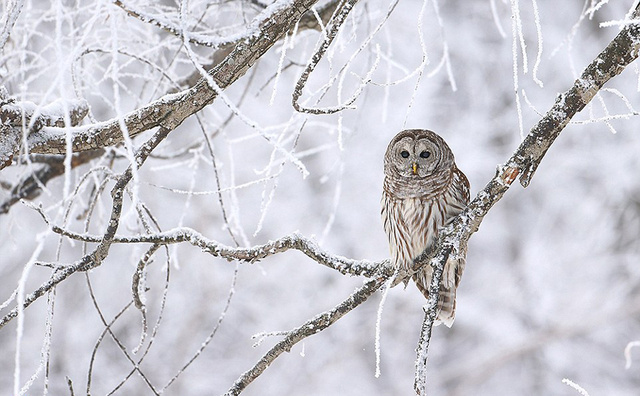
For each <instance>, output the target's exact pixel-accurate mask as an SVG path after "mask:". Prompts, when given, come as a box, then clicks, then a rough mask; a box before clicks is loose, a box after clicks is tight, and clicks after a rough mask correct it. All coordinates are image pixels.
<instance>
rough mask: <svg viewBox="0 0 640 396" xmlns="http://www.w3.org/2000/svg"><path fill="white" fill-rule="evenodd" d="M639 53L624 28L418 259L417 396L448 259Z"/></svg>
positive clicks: (637, 33)
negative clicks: (421, 292)
mask: <svg viewBox="0 0 640 396" xmlns="http://www.w3.org/2000/svg"><path fill="white" fill-rule="evenodd" d="M639 8H640V7H638V8H636V11H635V12H634V13H633V19H637V18H638V16H639V15H640V10H639ZM639 50H640V25H638V24H629V25H627V26H625V27H624V28H623V29H622V31H621V32H620V33H619V34H618V35H617V36H616V37H615V38H614V39H613V40H612V41H611V43H609V45H608V46H607V47H606V48H605V49H604V50H603V51H602V52H601V53H600V54H599V55H598V56H597V57H596V59H595V60H593V62H591V64H589V65H588V66H587V67H586V68H585V69H584V71H583V72H582V75H581V76H580V78H578V79H577V80H576V81H575V82H574V84H573V86H572V87H571V89H569V90H568V91H567V92H565V93H563V94H560V95H559V96H558V98H557V99H556V102H555V104H554V105H553V107H552V108H551V109H550V110H549V111H548V112H547V113H546V114H545V115H544V117H542V119H541V120H540V121H538V123H537V124H536V125H535V126H534V127H533V128H532V129H531V131H530V132H529V134H528V135H527V136H526V137H525V139H524V141H523V142H522V144H521V145H520V147H518V149H517V150H516V151H515V152H514V154H513V155H512V156H511V158H509V160H507V162H506V163H505V164H504V165H501V166H499V167H498V169H497V172H496V176H495V177H494V178H493V179H491V181H489V183H488V184H487V185H486V186H485V187H484V189H483V190H481V191H480V192H479V193H478V195H477V196H476V197H475V198H474V199H473V201H471V203H470V204H469V206H468V207H467V208H466V209H465V210H464V211H463V212H462V213H461V214H460V215H459V216H457V217H456V218H455V219H454V221H453V222H452V223H451V224H450V225H449V226H448V227H446V228H445V229H443V231H442V232H441V233H440V236H439V238H438V243H437V245H436V247H435V249H434V251H435V254H434V258H433V259H431V260H430V261H429V257H430V256H431V255H430V254H429V252H427V253H425V254H423V255H422V256H421V257H420V258H419V260H418V261H419V262H420V263H422V264H423V265H424V264H425V263H429V265H431V266H432V267H433V279H432V281H431V284H430V286H429V304H428V306H427V307H428V308H427V309H426V312H425V317H424V321H423V326H422V331H421V335H420V341H419V343H418V349H417V359H416V378H415V383H414V387H415V390H416V392H417V393H418V394H420V395H424V394H426V385H427V378H426V368H427V357H428V349H429V340H430V337H431V329H432V327H433V321H434V319H435V314H436V312H435V309H436V305H437V301H438V294H439V285H440V282H441V280H442V270H443V268H444V264H445V263H446V261H447V259H448V257H449V256H450V255H453V256H457V255H459V254H461V253H463V252H464V251H465V250H466V246H467V243H468V241H469V237H470V236H471V235H472V234H473V233H474V232H476V231H477V230H478V227H479V226H480V223H481V222H482V220H483V218H484V216H485V215H486V214H487V212H488V211H489V210H490V209H491V207H492V206H493V205H494V204H495V203H496V202H498V201H499V200H500V199H501V198H502V197H503V196H504V194H505V193H506V191H507V190H508V189H509V187H510V186H511V184H512V183H513V182H514V181H515V179H516V178H518V177H519V178H520V184H521V185H522V186H523V187H527V186H528V185H529V183H530V182H531V178H532V177H533V174H534V173H535V171H536V169H537V168H538V166H539V165H540V162H541V161H542V159H543V157H544V155H545V154H546V152H547V150H549V148H550V147H551V145H552V144H553V142H554V141H555V139H556V138H557V137H558V135H559V134H560V132H561V131H562V130H563V129H564V127H565V126H566V125H567V124H568V123H569V121H570V120H571V118H572V117H573V116H574V115H575V114H576V113H578V112H579V111H581V110H582V109H584V107H585V106H586V105H587V104H588V103H589V102H590V101H591V99H593V97H594V96H595V95H596V94H597V93H598V91H599V90H600V89H601V88H602V87H603V86H604V84H605V83H606V82H607V81H609V80H610V79H611V78H613V77H615V76H617V75H618V74H620V73H621V72H622V71H623V70H624V69H625V67H626V66H628V65H629V64H630V63H631V62H633V61H634V60H635V59H636V58H637V57H638V52H639Z"/></svg>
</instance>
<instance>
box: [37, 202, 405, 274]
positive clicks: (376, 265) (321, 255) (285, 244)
mask: <svg viewBox="0 0 640 396" xmlns="http://www.w3.org/2000/svg"><path fill="white" fill-rule="evenodd" d="M34 209H36V210H37V211H38V212H39V213H40V215H41V216H43V218H44V219H45V221H46V222H47V223H48V224H49V225H50V227H51V230H52V231H53V232H55V233H57V234H60V235H62V236H65V237H68V238H71V239H74V240H77V241H83V242H89V243H100V242H102V240H103V237H102V236H98V235H88V234H79V233H75V232H71V231H68V230H64V229H63V228H61V227H59V226H56V225H53V224H51V223H50V221H49V220H48V219H47V218H46V217H45V216H44V212H42V210H41V209H40V208H37V207H35V206H34ZM184 242H186V243H190V244H191V245H193V246H195V247H198V248H200V249H202V251H203V252H205V253H209V254H211V255H212V256H214V257H220V258H223V259H226V260H229V261H232V260H237V261H241V262H247V263H255V262H258V261H260V260H263V259H265V258H267V257H269V256H273V255H275V254H278V253H283V252H286V251H288V250H298V251H300V252H302V253H304V254H305V255H306V256H307V257H309V258H311V259H312V260H314V261H315V262H317V263H318V264H322V265H324V266H326V267H329V268H331V269H334V270H336V271H338V272H340V273H341V274H343V275H354V276H365V277H367V278H378V277H382V278H388V277H390V276H391V275H393V269H392V268H391V266H390V265H389V260H380V261H369V260H354V259H350V258H346V257H342V256H339V255H335V254H332V253H329V252H327V251H325V250H323V249H322V248H320V246H318V244H317V243H316V242H315V241H313V240H311V239H309V238H307V237H305V236H304V235H300V234H298V233H293V234H291V235H286V236H284V237H282V238H278V239H276V240H275V241H270V242H267V243H265V244H262V245H256V246H252V247H247V248H244V247H231V246H227V245H224V244H222V243H219V242H217V241H214V240H211V239H208V238H206V237H205V236H204V235H202V234H201V233H199V232H198V231H196V230H194V229H192V228H188V227H182V228H176V229H173V230H169V231H165V232H159V233H155V234H146V235H137V236H131V237H126V236H118V235H115V236H114V237H113V243H121V244H131V243H152V244H157V245H172V244H176V243H184Z"/></svg>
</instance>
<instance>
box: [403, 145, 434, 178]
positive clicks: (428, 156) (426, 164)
mask: <svg viewBox="0 0 640 396" xmlns="http://www.w3.org/2000/svg"><path fill="white" fill-rule="evenodd" d="M438 158H440V151H439V149H438V147H437V146H436V145H435V144H434V143H432V142H431V141H430V140H428V139H424V138H423V139H420V140H418V141H416V140H414V139H413V138H411V137H409V136H407V137H404V138H402V139H400V141H398V143H397V144H396V152H395V161H394V163H395V166H396V169H397V171H398V172H399V173H400V174H401V175H403V176H405V177H425V176H427V175H429V174H431V173H432V172H433V171H434V170H435V169H436V167H437V166H438V163H439V160H438Z"/></svg>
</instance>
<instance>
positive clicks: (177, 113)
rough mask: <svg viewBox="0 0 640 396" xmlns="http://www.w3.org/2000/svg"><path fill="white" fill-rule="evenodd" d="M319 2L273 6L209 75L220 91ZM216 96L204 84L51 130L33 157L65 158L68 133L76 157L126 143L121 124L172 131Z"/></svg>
mask: <svg viewBox="0 0 640 396" xmlns="http://www.w3.org/2000/svg"><path fill="white" fill-rule="evenodd" d="M316 1H317V0H292V1H291V2H290V3H288V4H286V5H283V4H282V3H280V2H277V3H274V5H273V6H269V7H267V8H266V9H265V11H264V12H263V13H261V14H260V15H259V16H257V17H256V18H255V19H254V20H253V22H252V23H251V24H250V26H249V27H248V29H249V30H250V31H251V32H252V33H254V34H251V35H248V36H247V37H245V39H244V40H242V41H241V42H239V43H238V44H237V45H236V46H235V47H234V49H233V50H232V51H231V53H229V55H228V56H226V57H225V58H224V60H223V61H222V62H221V63H219V64H218V65H217V66H216V67H214V68H213V69H211V70H210V71H209V75H210V76H211V77H212V78H213V80H214V82H215V83H216V85H217V86H218V87H219V88H220V89H225V88H227V87H229V86H230V85H231V84H233V83H234V82H235V81H237V80H238V79H239V78H240V77H242V76H243V75H244V74H245V73H246V71H247V70H249V68H250V67H251V66H253V65H254V64H255V63H256V61H257V60H258V59H259V58H260V57H261V56H262V55H264V54H265V53H266V52H267V50H269V48H271V47H272V46H273V45H274V44H275V43H276V42H278V41H279V40H280V39H281V38H282V37H283V36H284V35H285V34H286V33H287V32H288V31H289V30H290V29H291V28H293V27H294V26H295V24H296V23H297V21H299V20H300V17H301V16H302V15H303V14H304V13H305V12H307V11H308V10H309V8H311V6H312V5H313V4H315V3H316ZM217 96H218V94H217V92H216V90H215V89H214V88H212V87H211V86H210V84H209V83H208V82H207V79H206V78H201V79H200V80H198V82H197V83H196V84H195V85H194V86H193V87H191V88H189V89H186V90H184V91H180V92H178V93H175V94H169V95H165V96H163V97H161V98H159V99H157V100H155V101H153V102H151V103H149V104H147V105H145V106H142V107H140V108H139V109H136V110H134V111H131V112H129V113H127V114H124V115H123V116H122V117H116V118H113V119H111V120H109V121H105V122H100V123H96V124H92V125H87V126H82V127H75V128H66V129H61V128H55V127H47V128H42V129H41V130H38V131H34V132H32V133H31V134H29V137H28V147H29V151H30V152H32V153H44V154H64V153H65V152H66V143H65V139H66V133H67V132H70V133H71V134H72V148H73V151H74V152H77V151H85V150H93V149H98V148H103V147H106V146H112V145H114V144H116V143H119V142H121V141H122V140H123V136H122V132H121V131H120V125H119V122H120V120H122V121H123V122H124V123H125V125H126V127H127V130H128V132H129V136H130V137H131V138H134V137H135V136H137V135H139V134H140V133H142V132H144V131H147V130H149V129H153V128H156V127H164V128H166V129H168V130H173V129H175V128H176V127H178V126H179V125H180V124H182V122H183V121H184V120H185V119H186V118H187V117H189V116H191V115H193V114H194V113H196V112H198V111H200V110H202V109H203V108H204V107H205V106H207V105H209V104H210V103H212V102H213V101H214V100H215V99H216V97H217Z"/></svg>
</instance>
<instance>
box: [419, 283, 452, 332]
mask: <svg viewBox="0 0 640 396" xmlns="http://www.w3.org/2000/svg"><path fill="white" fill-rule="evenodd" d="M414 280H415V278H414ZM416 285H417V286H418V289H420V291H421V292H422V294H423V295H424V297H425V298H426V299H427V300H428V299H429V285H428V284H427V285H426V287H425V285H423V284H422V283H421V282H418V281H416ZM455 318H456V288H455V286H454V287H452V288H450V289H446V288H445V287H444V285H440V292H439V293H438V305H437V310H436V321H435V323H434V324H435V325H436V326H437V325H439V324H440V323H444V325H445V326H447V327H451V325H453V321H454V320H455Z"/></svg>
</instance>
